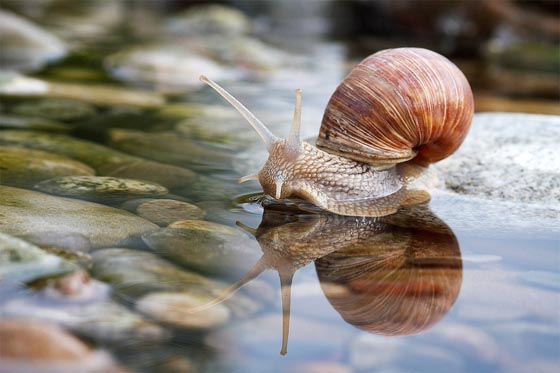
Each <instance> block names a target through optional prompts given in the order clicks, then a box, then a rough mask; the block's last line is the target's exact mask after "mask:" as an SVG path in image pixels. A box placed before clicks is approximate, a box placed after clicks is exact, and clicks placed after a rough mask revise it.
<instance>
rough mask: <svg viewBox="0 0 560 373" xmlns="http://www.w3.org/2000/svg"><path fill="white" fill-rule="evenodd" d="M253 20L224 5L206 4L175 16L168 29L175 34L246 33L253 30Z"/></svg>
mask: <svg viewBox="0 0 560 373" xmlns="http://www.w3.org/2000/svg"><path fill="white" fill-rule="evenodd" d="M251 27H252V25H251V20H250V19H249V17H247V16H246V15H245V14H243V12H241V11H239V10H237V9H235V8H232V7H228V6H224V5H218V4H206V5H199V6H196V7H191V8H189V9H187V10H186V11H184V12H181V13H179V14H177V15H175V16H173V17H172V18H171V19H170V20H169V21H168V23H167V29H168V30H169V31H170V32H171V33H173V34H180V35H187V36H191V35H192V34H193V33H194V34H200V35H201V36H205V35H208V34H209V33H210V34H212V33H214V34H219V35H222V36H223V35H232V34H244V33H248V32H249V31H250V30H251Z"/></svg>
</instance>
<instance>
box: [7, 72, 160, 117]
mask: <svg viewBox="0 0 560 373" xmlns="http://www.w3.org/2000/svg"><path fill="white" fill-rule="evenodd" d="M0 96H8V97H30V98H31V97H48V98H53V99H54V98H60V99H70V100H79V101H83V102H86V103H90V104H93V105H97V106H133V107H139V108H146V109H150V108H157V107H159V106H161V105H163V104H164V102H165V99H164V98H163V97H162V96H161V95H159V94H157V93H153V92H146V91H141V90H133V89H128V88H119V87H114V86H105V85H93V86H92V85H85V84H77V83H59V82H53V81H45V80H41V79H37V78H29V77H26V76H23V75H19V74H16V73H0Z"/></svg>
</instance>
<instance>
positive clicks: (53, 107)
mask: <svg viewBox="0 0 560 373" xmlns="http://www.w3.org/2000/svg"><path fill="white" fill-rule="evenodd" d="M12 112H13V113H14V114H17V115H23V116H30V117H40V118H46V119H51V120H58V121H62V122H71V121H76V120H82V119H86V118H90V117H92V116H94V115H95V114H96V113H97V110H96V109H95V108H94V107H93V106H92V105H89V104H86V103H84V102H81V101H76V100H69V99H54V98H45V99H41V100H36V101H29V102H24V103H21V104H19V105H17V106H15V107H14V108H13V109H12Z"/></svg>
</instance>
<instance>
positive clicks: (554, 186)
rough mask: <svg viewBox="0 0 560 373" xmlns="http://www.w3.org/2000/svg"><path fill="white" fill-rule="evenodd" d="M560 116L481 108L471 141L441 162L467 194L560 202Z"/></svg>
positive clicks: (448, 178)
mask: <svg viewBox="0 0 560 373" xmlns="http://www.w3.org/2000/svg"><path fill="white" fill-rule="evenodd" d="M558 138H560V116H552V115H550V116H548V115H534V114H504V113H484V114H476V115H475V118H474V121H473V125H472V128H471V131H470V133H469V135H468V136H467V138H466V139H465V142H464V143H463V145H461V147H460V148H459V150H458V151H457V152H456V153H455V154H453V156H451V157H449V158H447V159H445V160H444V161H442V162H439V163H437V164H436V165H435V166H436V167H437V169H438V171H440V174H441V175H443V177H442V178H443V179H444V180H445V187H446V188H447V189H449V190H453V191H455V192H457V193H460V194H463V195H469V196H473V197H479V198H484V199H490V200H493V201H508V202H520V203H534V204H539V205H541V206H547V207H556V208H559V207H560V202H559V201H560V169H559V168H558V164H560V148H558V141H557V139H558Z"/></svg>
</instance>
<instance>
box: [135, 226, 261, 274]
mask: <svg viewBox="0 0 560 373" xmlns="http://www.w3.org/2000/svg"><path fill="white" fill-rule="evenodd" d="M142 238H143V240H144V242H145V243H146V244H147V245H148V246H149V247H150V248H151V249H152V250H154V251H155V252H156V253H158V254H159V255H162V256H164V257H167V258H170V259H171V260H173V261H174V262H177V263H180V264H182V265H184V266H187V267H189V268H193V269H195V270H198V271H202V272H205V273H209V274H213V275H220V276H223V275H225V276H228V277H235V276H238V275H240V274H243V273H244V272H246V271H247V270H248V269H249V267H250V266H251V264H253V263H255V262H256V261H257V260H258V259H259V258H260V256H261V255H262V252H261V250H260V249H259V245H258V244H257V243H256V242H255V241H254V240H251V239H250V238H249V237H247V235H245V234H244V233H243V232H241V231H237V232H235V233H233V232H230V231H229V230H228V231H227V232H226V230H225V229H221V230H212V231H209V230H208V229H206V228H205V227H200V226H197V225H191V226H190V227H189V226H188V225H183V226H181V228H179V229H177V228H164V229H161V230H159V231H156V232H153V233H148V234H146V235H143V236H142Z"/></svg>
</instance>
